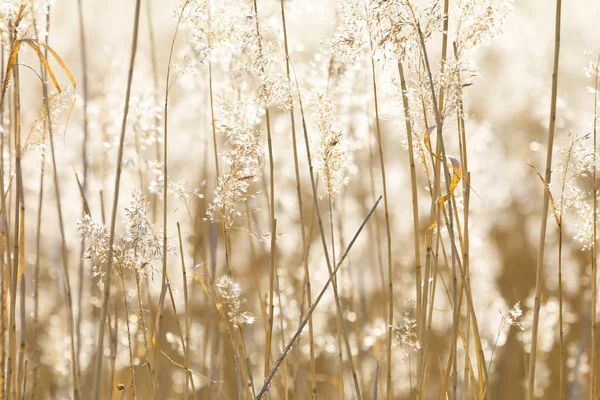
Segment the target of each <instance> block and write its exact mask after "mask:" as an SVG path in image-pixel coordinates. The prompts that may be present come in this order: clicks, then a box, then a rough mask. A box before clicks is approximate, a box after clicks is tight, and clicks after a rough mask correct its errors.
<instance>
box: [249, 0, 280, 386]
mask: <svg viewBox="0 0 600 400" xmlns="http://www.w3.org/2000/svg"><path fill="white" fill-rule="evenodd" d="M253 4H254V24H255V31H256V40H257V44H258V54H259V57H262V56H263V45H262V38H261V33H260V20H259V18H258V1H257V0H254V1H253ZM261 72H262V73H263V74H264V73H265V68H264V65H261ZM265 123H266V128H267V148H268V153H269V195H270V198H269V211H270V218H269V220H270V221H269V223H270V225H271V229H270V231H271V235H273V236H275V234H276V231H275V226H276V221H275V167H274V165H273V143H272V139H271V114H270V113H269V107H268V106H267V107H265ZM275 246H276V242H275V238H274V237H272V238H271V257H270V258H269V259H270V263H271V265H270V268H269V270H270V271H271V279H270V290H269V299H270V302H269V307H270V308H271V312H273V306H274V304H273V297H272V296H273V288H274V285H273V277H274V275H273V274H274V271H275V268H276V267H275V265H274V264H273V263H274V262H275V250H276V249H275ZM272 319H273V316H272V314H270V315H269V331H268V332H267V340H266V343H267V348H266V364H265V374H266V372H267V371H268V368H269V362H270V357H271V346H270V345H271V335H272V329H273V323H272Z"/></svg>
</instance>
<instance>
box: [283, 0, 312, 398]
mask: <svg viewBox="0 0 600 400" xmlns="http://www.w3.org/2000/svg"><path fill="white" fill-rule="evenodd" d="M280 6H281V20H282V25H283V43H284V47H285V60H286V63H285V71H286V75H287V78H288V80H290V81H291V73H290V64H291V60H290V55H289V49H288V36H287V24H286V21H285V5H284V1H283V0H280ZM290 123H291V128H292V129H291V131H292V148H293V150H294V171H295V174H296V195H297V197H298V213H299V215H300V236H301V239H302V261H303V264H304V275H305V279H306V302H307V305H308V306H309V307H310V305H311V304H312V293H311V285H310V268H309V267H308V254H307V253H308V249H307V243H306V229H305V222H304V206H303V202H302V190H301V184H300V168H299V167H298V150H297V144H296V121H295V119H294V107H293V105H292V107H291V108H290ZM308 342H309V348H310V384H311V397H312V399H313V400H315V399H316V398H317V372H316V364H315V342H314V333H313V322H312V318H310V319H309V320H308Z"/></svg>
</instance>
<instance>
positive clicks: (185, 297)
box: [177, 222, 193, 400]
mask: <svg viewBox="0 0 600 400" xmlns="http://www.w3.org/2000/svg"><path fill="white" fill-rule="evenodd" d="M177 237H178V238H179V255H180V257H181V277H182V280H183V301H184V320H185V339H184V340H185V345H186V348H189V347H190V315H189V309H188V287H187V274H186V270H185V258H184V255H183V241H182V240H181V226H179V222H178V223H177ZM185 367H186V368H187V369H188V370H189V369H190V365H189V359H188V358H187V357H186V359H185ZM192 381H193V379H192ZM189 382H190V380H189V376H188V375H187V374H186V376H185V386H184V388H183V398H184V400H187V398H188V391H189V390H188V384H189Z"/></svg>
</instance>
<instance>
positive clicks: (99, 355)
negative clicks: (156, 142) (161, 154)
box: [93, 0, 166, 400]
mask: <svg viewBox="0 0 600 400" xmlns="http://www.w3.org/2000/svg"><path fill="white" fill-rule="evenodd" d="M140 3H141V0H136V2H135V12H134V24H133V39H132V43H131V57H130V59H129V72H128V76H127V89H126V91H125V105H124V109H123V120H122V121H121V134H120V136H119V153H118V156H117V172H116V176H115V188H114V199H113V204H112V214H111V222H110V235H109V240H108V257H107V263H106V269H105V275H104V293H103V294H102V311H101V313H100V324H99V327H98V344H97V346H96V366H95V370H94V390H93V391H94V399H95V400H100V392H101V386H102V385H101V378H102V361H103V358H104V356H103V354H104V331H105V327H106V315H107V312H108V299H109V297H110V281H111V279H110V278H111V276H112V267H113V265H112V264H113V245H114V241H115V227H116V221H117V209H118V203H119V190H120V186H121V171H122V165H123V147H124V143H125V131H126V128H127V116H128V115H129V99H130V97H131V84H132V82H133V70H134V66H135V56H136V53H137V44H138V28H139V22H140ZM165 119H166V116H165ZM165 181H166V177H165ZM165 195H166V194H165Z"/></svg>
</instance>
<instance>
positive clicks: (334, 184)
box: [310, 93, 348, 201]
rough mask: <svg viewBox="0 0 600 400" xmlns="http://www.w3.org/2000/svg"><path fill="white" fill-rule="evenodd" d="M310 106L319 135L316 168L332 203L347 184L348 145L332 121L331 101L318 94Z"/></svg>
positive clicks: (314, 96)
mask: <svg viewBox="0 0 600 400" xmlns="http://www.w3.org/2000/svg"><path fill="white" fill-rule="evenodd" d="M310 106H311V109H312V110H313V113H314V117H315V120H316V122H317V127H318V129H319V133H320V135H319V142H318V149H317V156H318V157H319V158H318V160H317V168H318V169H319V173H320V174H321V176H322V177H323V179H324V181H325V185H326V188H327V194H328V195H329V198H330V200H331V201H333V198H334V197H335V194H336V193H337V192H338V191H339V190H340V189H341V187H342V186H344V185H347V184H348V145H347V143H346V138H345V137H344V133H343V131H342V129H341V127H340V126H339V125H338V124H337V123H336V122H335V120H334V114H333V106H332V104H331V101H330V100H329V99H328V98H327V97H326V96H325V95H323V94H320V93H318V94H314V95H313V96H312V97H311V99H310Z"/></svg>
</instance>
